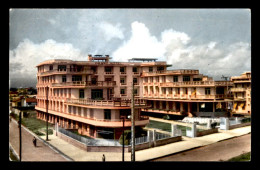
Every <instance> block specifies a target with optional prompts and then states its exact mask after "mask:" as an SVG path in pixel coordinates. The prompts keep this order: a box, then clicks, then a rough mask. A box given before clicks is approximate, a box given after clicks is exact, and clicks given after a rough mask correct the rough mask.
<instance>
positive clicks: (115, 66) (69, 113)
mask: <svg viewBox="0 0 260 170" xmlns="http://www.w3.org/2000/svg"><path fill="white" fill-rule="evenodd" d="M88 58H89V61H72V60H58V59H55V60H48V61H44V62H42V63H40V64H39V65H37V68H38V73H37V80H38V82H37V91H38V94H37V106H36V107H35V109H36V110H37V117H38V118H39V119H43V120H47V118H46V117H47V116H46V111H47V110H48V115H49V121H50V122H52V123H56V122H57V123H58V124H59V126H61V127H64V128H76V129H78V132H79V133H80V134H83V135H87V136H90V137H93V138H99V137H100V138H112V139H118V138H119V137H120V135H121V133H122V130H123V129H122V127H123V117H124V118H125V121H124V127H125V130H126V129H130V127H131V119H129V117H128V116H129V115H130V114H131V94H132V82H134V86H135V88H134V93H135V125H136V131H138V129H141V127H144V126H145V125H147V124H148V123H149V118H148V117H147V116H142V115H141V114H140V112H141V108H146V107H147V103H146V101H145V100H142V99H141V98H142V81H141V79H140V74H141V73H142V72H143V69H144V68H146V67H147V68H148V66H154V65H158V66H162V67H165V65H166V63H165V62H149V63H140V62H136V61H135V60H133V62H120V63H119V62H110V61H109V59H110V58H109V56H105V57H104V56H101V55H95V56H91V55H89V56H88ZM149 61H151V60H149ZM139 98H140V99H139ZM47 103H48V104H47ZM47 106H48V108H47Z"/></svg>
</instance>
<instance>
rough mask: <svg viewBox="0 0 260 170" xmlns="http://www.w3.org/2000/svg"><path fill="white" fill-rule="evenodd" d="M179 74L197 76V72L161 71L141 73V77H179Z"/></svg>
mask: <svg viewBox="0 0 260 170" xmlns="http://www.w3.org/2000/svg"><path fill="white" fill-rule="evenodd" d="M181 74H187V75H191V74H199V70H163V71H154V72H143V73H142V77H145V76H155V75H181Z"/></svg>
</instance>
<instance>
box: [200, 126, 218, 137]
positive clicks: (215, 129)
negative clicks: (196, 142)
mask: <svg viewBox="0 0 260 170" xmlns="http://www.w3.org/2000/svg"><path fill="white" fill-rule="evenodd" d="M212 133H218V128H214V129H209V130H203V131H200V132H198V131H197V135H196V137H199V136H204V135H208V134H212Z"/></svg>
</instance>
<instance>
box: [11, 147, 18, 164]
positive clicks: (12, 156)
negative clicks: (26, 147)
mask: <svg viewBox="0 0 260 170" xmlns="http://www.w3.org/2000/svg"><path fill="white" fill-rule="evenodd" d="M9 152H10V158H11V160H12V161H19V160H18V159H17V158H16V157H15V156H14V153H13V152H12V150H11V149H9Z"/></svg>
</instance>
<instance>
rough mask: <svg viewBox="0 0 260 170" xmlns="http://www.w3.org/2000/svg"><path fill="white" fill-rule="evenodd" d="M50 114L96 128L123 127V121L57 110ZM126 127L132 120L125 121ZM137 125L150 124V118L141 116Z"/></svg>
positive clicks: (137, 120) (41, 109)
mask: <svg viewBox="0 0 260 170" xmlns="http://www.w3.org/2000/svg"><path fill="white" fill-rule="evenodd" d="M35 109H36V110H40V111H43V112H45V111H46V109H45V108H43V107H39V106H36V107H35ZM49 114H53V115H57V116H61V117H64V118H67V119H71V120H75V121H80V122H84V123H87V124H91V125H94V126H100V127H114V128H115V127H122V126H123V119H97V118H95V117H85V116H82V115H78V114H73V113H72V114H71V113H60V112H58V111H55V110H51V109H49ZM124 123H125V124H124V125H125V127H129V126H131V119H125V122H124ZM135 123H136V125H146V124H148V123H149V117H148V116H139V117H137V119H136V122H135Z"/></svg>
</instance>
